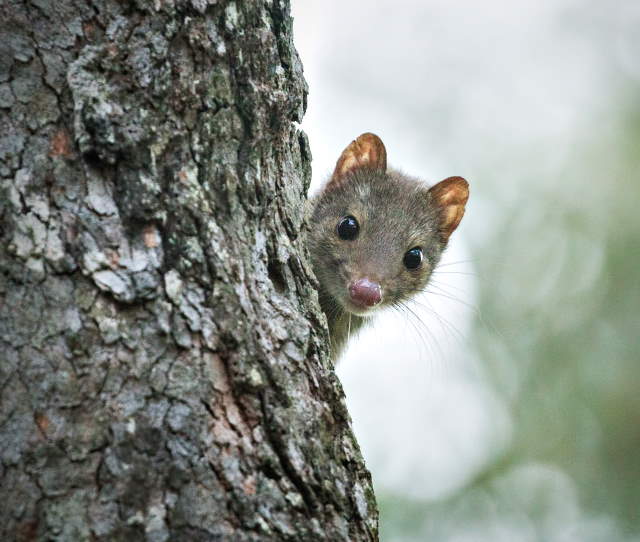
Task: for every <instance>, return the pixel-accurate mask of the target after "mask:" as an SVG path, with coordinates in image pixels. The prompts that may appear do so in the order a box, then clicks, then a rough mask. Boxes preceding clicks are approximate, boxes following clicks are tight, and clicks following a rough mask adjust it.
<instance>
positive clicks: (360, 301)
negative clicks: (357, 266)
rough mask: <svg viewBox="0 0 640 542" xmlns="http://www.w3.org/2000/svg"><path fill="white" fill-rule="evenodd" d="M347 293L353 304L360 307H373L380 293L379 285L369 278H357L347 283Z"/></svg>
mask: <svg viewBox="0 0 640 542" xmlns="http://www.w3.org/2000/svg"><path fill="white" fill-rule="evenodd" d="M349 295H350V296H351V301H353V303H354V304H355V305H359V306H361V307H373V306H374V305H377V304H378V303H380V300H381V299H382V294H381V292H380V285H379V284H378V283H377V282H371V281H370V280H369V279H366V278H365V279H359V280H356V281H355V282H352V283H351V284H350V285H349Z"/></svg>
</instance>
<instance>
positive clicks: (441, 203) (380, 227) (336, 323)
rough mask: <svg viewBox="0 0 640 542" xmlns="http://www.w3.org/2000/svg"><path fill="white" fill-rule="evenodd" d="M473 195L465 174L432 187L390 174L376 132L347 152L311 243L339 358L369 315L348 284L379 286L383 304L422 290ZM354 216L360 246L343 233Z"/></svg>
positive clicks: (318, 207)
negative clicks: (363, 281)
mask: <svg viewBox="0 0 640 542" xmlns="http://www.w3.org/2000/svg"><path fill="white" fill-rule="evenodd" d="M467 198H468V184H467V182H466V181H465V180H464V179H462V178H461V177H450V178H448V179H446V180H444V181H442V182H441V183H438V184H437V185H435V186H434V187H433V188H431V189H428V188H427V187H426V186H425V185H424V184H423V183H422V182H420V181H419V180H417V179H414V178H412V177H409V176H407V175H404V174H402V173H400V172H398V171H395V170H392V169H387V165H386V150H385V147H384V144H383V143H382V141H381V140H380V138H378V137H377V136H376V135H374V134H370V133H367V134H363V135H361V136H360V137H359V138H357V139H356V140H355V141H353V142H352V143H351V144H350V145H349V146H348V147H347V148H346V149H345V150H344V151H343V153H342V155H341V156H340V158H339V159H338V162H337V164H336V169H335V171H334V173H333V176H332V177H331V179H330V180H329V182H328V183H327V185H326V186H325V188H324V189H323V190H322V191H321V192H320V193H319V194H318V195H317V196H316V197H315V198H314V199H313V201H312V204H313V218H312V229H311V233H310V240H309V247H310V250H311V256H312V260H313V265H314V270H315V273H316V276H317V278H318V281H319V283H320V303H321V306H322V309H323V311H324V312H325V314H326V316H327V320H328V323H329V332H330V335H331V349H332V356H333V358H334V359H337V357H338V356H339V354H340V352H341V350H342V348H343V347H344V345H345V343H346V341H347V339H348V337H349V334H352V335H355V333H357V331H358V330H359V329H360V328H361V327H362V325H363V324H364V323H365V322H366V320H367V317H368V315H369V314H368V312H367V313H366V314H356V313H355V312H354V310H353V309H349V308H348V301H349V284H350V283H351V282H352V281H354V280H357V279H359V278H363V277H367V278H369V279H371V280H374V281H376V282H378V283H379V284H380V286H381V287H382V302H381V304H380V306H391V305H394V304H397V303H400V302H403V301H406V300H408V299H409V298H410V297H412V296H413V295H414V294H416V293H417V292H420V291H421V290H423V289H424V288H425V287H426V285H427V282H428V280H429V277H430V275H431V272H432V270H433V269H434V267H435V266H436V264H437V263H438V261H439V259H440V256H441V254H442V252H443V250H444V249H445V247H446V244H447V241H448V239H449V236H450V235H451V233H452V232H453V231H454V230H455V229H456V227H457V226H458V224H459V223H460V220H461V219H462V215H463V214H464V206H465V204H466V201H467ZM347 215H352V216H354V217H355V218H356V219H357V221H358V223H359V225H360V231H359V235H358V237H357V238H356V239H355V240H353V241H345V240H342V239H340V238H339V237H338V235H337V233H336V226H337V224H338V222H339V221H340V220H341V219H342V218H343V217H345V216H347ZM413 247H421V248H422V250H423V254H424V260H423V263H422V265H421V267H419V268H418V269H415V270H410V269H407V268H406V267H405V266H404V264H403V257H404V254H405V253H406V252H407V250H409V249H411V248H413Z"/></svg>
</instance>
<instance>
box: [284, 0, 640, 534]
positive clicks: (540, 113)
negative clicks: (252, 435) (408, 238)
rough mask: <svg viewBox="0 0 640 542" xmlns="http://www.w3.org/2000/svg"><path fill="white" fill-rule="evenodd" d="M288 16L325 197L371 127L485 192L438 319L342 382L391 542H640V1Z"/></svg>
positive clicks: (405, 332)
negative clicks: (342, 160)
mask: <svg viewBox="0 0 640 542" xmlns="http://www.w3.org/2000/svg"><path fill="white" fill-rule="evenodd" d="M293 13H294V17H295V26H294V29H295V40H296V44H297V47H298V50H299V52H300V55H301V57H302V61H303V64H304V66H305V73H306V77H307V80H308V82H309V85H310V96H309V112H308V115H307V117H306V119H305V122H304V124H303V127H304V128H305V130H306V131H307V132H308V133H309V136H310V139H311V146H312V151H313V153H314V186H315V187H317V186H318V185H319V184H320V183H321V182H322V180H323V178H324V177H325V176H326V175H327V174H328V173H329V172H330V170H331V169H332V165H333V163H334V162H335V159H336V158H337V156H338V155H339V153H340V151H341V149H342V148H343V147H344V146H345V145H346V144H347V143H349V141H350V140H351V139H353V138H354V137H356V136H357V135H358V134H359V133H361V132H364V131H374V132H376V133H378V134H379V135H380V136H381V137H382V138H383V140H385V143H386V144H387V150H388V153H389V161H390V163H391V164H392V165H396V166H399V167H401V168H403V169H405V170H406V171H407V172H408V173H411V174H416V175H421V176H423V177H424V178H425V180H426V181H427V182H429V183H431V182H434V181H437V180H440V179H441V178H444V177H446V176H449V175H463V176H465V177H466V178H467V179H468V180H469V181H470V183H471V194H472V195H471V200H470V203H469V207H468V211H467V214H466V216H465V218H464V220H463V223H462V226H461V228H460V230H459V232H457V233H456V234H455V235H454V237H453V245H454V246H452V248H451V255H450V258H449V261H446V262H444V265H443V267H442V268H441V273H440V274H437V275H436V276H435V279H436V281H437V282H436V283H435V284H434V287H433V288H432V290H431V292H430V293H428V294H427V297H426V298H425V300H424V301H423V302H422V305H421V306H422V307H424V306H425V304H427V305H428V306H429V307H431V306H433V307H434V310H435V311H436V312H437V313H438V316H437V317H434V316H433V314H428V311H427V312H425V313H424V317H423V318H422V321H423V323H422V324H417V330H416V329H415V328H413V327H412V326H413V325H414V324H415V322H414V323H413V324H411V325H408V324H407V322H406V321H402V319H400V320H398V318H399V317H398V316H395V315H390V316H387V315H385V317H384V318H382V319H380V322H378V323H377V324H376V327H375V328H374V330H372V331H371V332H370V333H369V334H363V336H362V337H361V338H360V340H359V342H358V343H356V344H354V345H353V348H351V349H350V351H349V352H348V354H347V356H346V357H345V359H344V360H343V361H342V362H341V365H340V367H339V374H340V376H341V379H342V381H343V384H344V387H345V392H346V394H347V397H348V401H349V407H350V411H351V413H352V416H353V420H354V427H355V430H356V434H357V435H358V439H359V442H360V444H361V446H362V450H363V454H364V456H365V459H366V461H367V464H368V466H369V468H370V470H371V472H372V475H373V479H374V484H375V487H376V494H377V496H378V500H379V505H380V512H381V522H380V527H381V536H382V540H385V541H394V542H395V541H422V540H435V541H456V542H458V541H469V542H472V541H473V542H475V541H478V542H484V541H505V542H506V541H544V542H546V541H563V542H565V541H572V542H573V541H575V542H591V541H593V542H595V541H632V540H636V541H637V540H640V324H639V321H640V320H639V317H640V273H639V272H638V268H639V267H640V213H639V211H638V209H639V207H640V3H637V2H628V1H627V2H623V1H614V2H608V3H602V2H595V1H585V2H577V1H565V0H557V1H543V2H533V1H529V2H514V3H509V4H507V3H504V2H495V1H488V2H483V3H475V2H472V1H471V0H468V1H465V2H438V1H432V0H430V1H425V2H421V1H417V0H402V1H398V2H392V1H391V0H384V1H381V2H376V3H368V2H364V1H351V2H339V1H338V0H329V1H326V2H314V1H312V0H297V1H296V0H294V5H293ZM429 296H431V297H429ZM443 298H444V299H443ZM452 298H454V299H452ZM449 301H451V303H449ZM438 303H439V304H438ZM443 303H444V304H443ZM394 319H395V320H394ZM394 341H395V342H394Z"/></svg>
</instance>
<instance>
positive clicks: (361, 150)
mask: <svg viewBox="0 0 640 542" xmlns="http://www.w3.org/2000/svg"><path fill="white" fill-rule="evenodd" d="M358 168H367V169H373V170H382V171H387V150H386V149H385V148H384V143H382V140H381V139H380V138H379V137H378V136H377V135H375V134H372V133H370V132H367V133H364V134H362V135H361V136H359V137H358V138H357V139H355V140H354V141H352V142H351V143H350V144H349V145H348V146H347V148H346V149H345V150H344V151H342V154H341V155H340V158H338V161H337V162H336V168H335V169H334V170H333V175H332V176H331V180H330V181H329V185H334V186H335V185H339V184H340V183H341V182H342V180H343V179H344V178H345V177H346V176H347V175H348V174H349V173H350V172H351V171H353V170H355V169H358Z"/></svg>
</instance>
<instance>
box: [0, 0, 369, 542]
mask: <svg viewBox="0 0 640 542" xmlns="http://www.w3.org/2000/svg"><path fill="white" fill-rule="evenodd" d="M0 10H2V13H1V14H0V15H1V17H2V21H1V22H0V25H2V29H1V30H0V47H1V50H0V176H1V179H2V180H1V181H0V182H1V184H0V241H1V242H0V393H1V399H0V462H1V463H0V477H1V483H0V498H1V499H2V503H3V504H2V506H0V539H2V540H14V539H17V540H73V541H77V540H144V539H148V540H158V541H160V540H172V541H174V540H189V541H194V540H234V541H235V540H238V541H242V540H332V541H334V540H370V539H375V538H376V537H377V534H376V531H377V527H376V522H377V512H376V506H375V501H374V497H373V492H372V489H371V482H370V476H369V474H368V472H367V471H366V469H365V467H364V465H363V461H362V458H361V455H360V452H359V449H358V446H357V444H356V442H355V439H354V437H353V434H352V432H351V428H350V421H349V416H348V413H347V411H346V408H345V404H344V401H343V394H342V389H341V387H340V384H339V382H338V381H337V379H336V377H335V375H334V373H333V370H332V367H331V366H330V362H329V361H328V357H327V346H328V337H327V334H326V329H325V327H324V319H323V318H322V317H321V313H320V312H319V308H318V304H317V297H316V293H315V279H314V278H313V275H312V273H311V272H310V268H309V264H308V260H307V255H306V253H305V249H304V244H303V242H304V239H303V232H304V228H305V222H304V214H305V213H304V200H305V192H306V189H307V185H308V182H309V177H310V152H309V148H308V143H307V140H306V137H305V135H304V133H302V132H301V131H300V130H298V129H297V128H296V126H295V122H296V121H299V120H300V119H301V116H302V114H303V111H304V107H305V96H306V89H305V83H304V80H303V77H302V69H301V65H300V62H299V60H298V57H297V54H296V52H295V50H294V48H293V45H292V39H291V18H290V15H289V5H288V2H287V1H286V0H260V1H251V2H249V1H246V2H230V1H229V2H224V1H216V0H191V1H184V0H182V1H181V0H155V1H154V2H152V1H148V2H147V1H144V2H143V1H138V2H124V1H115V0H112V1H110V0H102V1H97V0H96V1H93V2H85V1H84V0H83V1H80V0H76V1H73V0H58V1H56V2H49V1H43V0H32V1H31V2H26V1H11V0H4V1H3V2H2V7H0Z"/></svg>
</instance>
